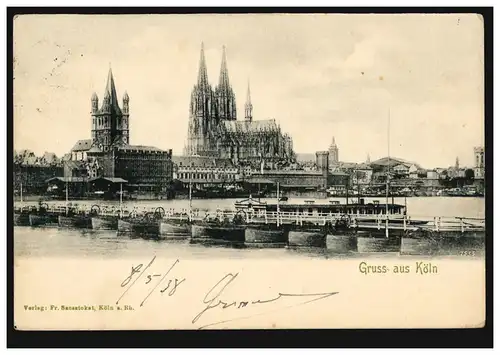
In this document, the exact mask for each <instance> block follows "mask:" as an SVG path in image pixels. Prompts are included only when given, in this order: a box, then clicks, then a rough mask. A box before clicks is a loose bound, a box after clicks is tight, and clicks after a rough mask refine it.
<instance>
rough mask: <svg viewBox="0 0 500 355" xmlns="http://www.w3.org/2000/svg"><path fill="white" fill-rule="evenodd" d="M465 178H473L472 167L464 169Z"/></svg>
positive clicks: (467, 179) (468, 179) (469, 179)
mask: <svg viewBox="0 0 500 355" xmlns="http://www.w3.org/2000/svg"><path fill="white" fill-rule="evenodd" d="M465 179H466V181H472V180H474V170H472V169H467V170H465Z"/></svg>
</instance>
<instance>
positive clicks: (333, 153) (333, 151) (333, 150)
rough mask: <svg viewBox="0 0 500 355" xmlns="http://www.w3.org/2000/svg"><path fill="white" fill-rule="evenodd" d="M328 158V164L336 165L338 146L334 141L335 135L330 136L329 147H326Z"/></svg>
mask: <svg viewBox="0 0 500 355" xmlns="http://www.w3.org/2000/svg"><path fill="white" fill-rule="evenodd" d="M328 153H329V156H328V159H329V163H330V166H333V165H336V164H338V162H339V148H338V147H337V144H336V143H335V137H333V138H332V144H330V148H328Z"/></svg>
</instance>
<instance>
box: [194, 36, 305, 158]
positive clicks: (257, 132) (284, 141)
mask: <svg viewBox="0 0 500 355" xmlns="http://www.w3.org/2000/svg"><path fill="white" fill-rule="evenodd" d="M252 111H253V106H252V101H251V96H250V84H249V85H248V89H247V97H246V102H245V110H244V114H245V117H244V120H238V119H237V106H236V95H235V94H234V91H233V88H232V87H231V84H230V81H229V73H228V69H227V60H226V50H225V47H223V49H222V64H221V69H220V75H219V83H218V85H217V86H216V87H215V88H212V86H211V85H210V84H209V82H208V74H207V67H206V63H205V53H204V49H203V44H202V47H201V54H200V63H199V70H198V81H197V83H196V85H195V86H194V88H193V90H192V93H191V103H190V108H189V127H188V142H187V145H186V148H185V155H188V156H205V157H214V158H224V159H231V160H232V161H233V163H234V164H235V165H243V166H259V165H262V164H264V165H265V166H267V167H270V168H277V167H280V166H284V165H287V164H288V163H291V162H294V161H295V154H294V152H293V144H292V139H291V137H290V136H289V135H288V134H286V133H283V132H282V130H281V128H280V126H279V124H278V123H277V122H276V121H275V120H274V119H269V120H254V119H253V113H252Z"/></svg>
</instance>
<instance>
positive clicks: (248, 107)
mask: <svg viewBox="0 0 500 355" xmlns="http://www.w3.org/2000/svg"><path fill="white" fill-rule="evenodd" d="M252 110H253V106H252V98H251V97H250V81H249V82H248V88H247V101H246V102H245V121H249V122H251V121H252Z"/></svg>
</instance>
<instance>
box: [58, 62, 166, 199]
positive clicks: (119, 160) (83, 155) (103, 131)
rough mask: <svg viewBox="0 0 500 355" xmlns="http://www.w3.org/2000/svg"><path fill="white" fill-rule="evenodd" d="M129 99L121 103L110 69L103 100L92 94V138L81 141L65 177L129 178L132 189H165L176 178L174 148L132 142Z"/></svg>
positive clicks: (125, 96) (66, 163) (125, 95)
mask: <svg viewBox="0 0 500 355" xmlns="http://www.w3.org/2000/svg"><path fill="white" fill-rule="evenodd" d="M129 103H130V98H129V96H128V94H127V92H125V93H124V95H123V99H122V105H121V106H120V104H119V102H118V96H117V91H116V87H115V81H114V77H113V72H112V71H111V68H110V69H109V72H108V78H107V82H106V88H105V90H104V96H103V102H102V105H101V106H99V98H98V96H97V94H96V93H95V92H94V93H93V94H92V97H91V127H92V128H91V137H92V138H91V139H83V140H78V141H77V142H76V143H75V145H74V146H73V148H72V149H71V152H70V154H71V158H70V159H69V160H68V161H66V162H65V163H64V164H65V169H64V172H65V177H77V176H80V177H83V176H85V175H86V177H87V178H88V179H95V178H99V177H105V178H109V179H110V181H111V182H116V181H121V180H117V179H115V178H121V179H123V180H126V181H127V187H128V188H129V189H130V190H138V191H147V192H164V191H166V190H167V189H168V187H169V185H170V183H171V182H172V179H173V164H172V150H171V149H170V150H168V151H165V150H162V149H159V148H156V147H152V146H144V145H131V144H130V141H129V136H130V131H129V119H130V111H129Z"/></svg>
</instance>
